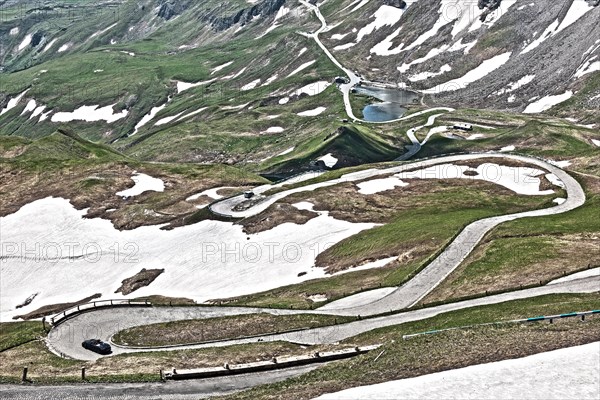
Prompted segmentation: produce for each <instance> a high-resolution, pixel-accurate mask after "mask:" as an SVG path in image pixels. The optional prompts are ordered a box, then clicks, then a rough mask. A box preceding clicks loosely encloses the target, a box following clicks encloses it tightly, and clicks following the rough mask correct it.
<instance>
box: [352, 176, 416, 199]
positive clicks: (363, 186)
mask: <svg viewBox="0 0 600 400" xmlns="http://www.w3.org/2000/svg"><path fill="white" fill-rule="evenodd" d="M356 186H357V187H358V193H360V194H367V195H368V194H375V193H380V192H385V191H388V190H392V189H395V188H396V187H404V186H408V183H406V182H403V181H402V180H400V179H398V178H396V177H394V176H393V177H390V178H383V179H372V180H370V181H364V182H360V183H357V184H356Z"/></svg>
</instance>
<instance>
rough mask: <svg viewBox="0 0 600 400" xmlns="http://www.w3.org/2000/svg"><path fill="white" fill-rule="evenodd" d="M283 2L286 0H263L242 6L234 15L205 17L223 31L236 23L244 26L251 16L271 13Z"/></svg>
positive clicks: (277, 9)
mask: <svg viewBox="0 0 600 400" xmlns="http://www.w3.org/2000/svg"><path fill="white" fill-rule="evenodd" d="M285 2H286V0H263V1H261V2H260V3H257V4H255V5H253V6H252V7H248V8H244V9H242V10H240V11H238V12H237V13H235V14H234V15H230V16H227V17H220V16H217V17H215V16H209V17H207V20H208V22H210V24H211V25H212V27H213V28H214V29H215V30H217V31H224V30H226V29H229V28H230V27H232V26H233V25H235V24H238V23H239V24H240V25H242V26H244V25H246V24H247V23H248V22H250V21H251V20H252V18H254V17H256V16H259V15H260V16H262V17H268V16H270V15H273V14H275V13H277V11H279V9H280V8H281V7H282V6H283V5H284V4H285Z"/></svg>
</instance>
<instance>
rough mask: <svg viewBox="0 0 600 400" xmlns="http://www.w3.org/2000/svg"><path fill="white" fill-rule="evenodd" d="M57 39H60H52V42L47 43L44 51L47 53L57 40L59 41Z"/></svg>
mask: <svg viewBox="0 0 600 400" xmlns="http://www.w3.org/2000/svg"><path fill="white" fill-rule="evenodd" d="M57 40H58V39H52V41H51V42H50V43H48V44H47V45H46V46H45V47H44V50H42V53H45V52H47V51H48V50H50V48H51V47H52V46H54V44H55V43H56V41H57Z"/></svg>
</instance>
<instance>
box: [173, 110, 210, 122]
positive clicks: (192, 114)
mask: <svg viewBox="0 0 600 400" xmlns="http://www.w3.org/2000/svg"><path fill="white" fill-rule="evenodd" d="M206 109H208V107H200V108H199V109H197V110H195V111H191V112H189V113H187V114H185V115H182V116H181V117H180V118H179V119H177V121H182V120H184V119H186V118H190V117H193V116H194V115H196V114H200V113H201V112H202V111H204V110H206Z"/></svg>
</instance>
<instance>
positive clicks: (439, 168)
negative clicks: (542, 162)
mask: <svg viewBox="0 0 600 400" xmlns="http://www.w3.org/2000/svg"><path fill="white" fill-rule="evenodd" d="M466 171H471V172H476V173H477V175H475V176H471V175H465V172H466ZM543 173H544V171H541V170H539V169H536V168H530V167H507V166H504V165H498V164H493V163H484V164H481V165H479V166H478V167H477V168H476V169H472V168H469V167H466V166H462V165H454V164H440V165H434V166H431V167H428V168H425V169H420V170H417V171H410V172H403V173H400V174H396V175H395V176H396V177H398V178H400V179H472V180H483V181H487V182H492V183H495V184H497V185H500V186H504V187H505V188H507V189H510V190H512V191H513V192H515V193H517V194H523V195H528V196H544V195H548V194H552V193H554V191H553V190H543V191H541V190H540V183H541V180H540V178H538V176H539V175H542V174H543Z"/></svg>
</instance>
